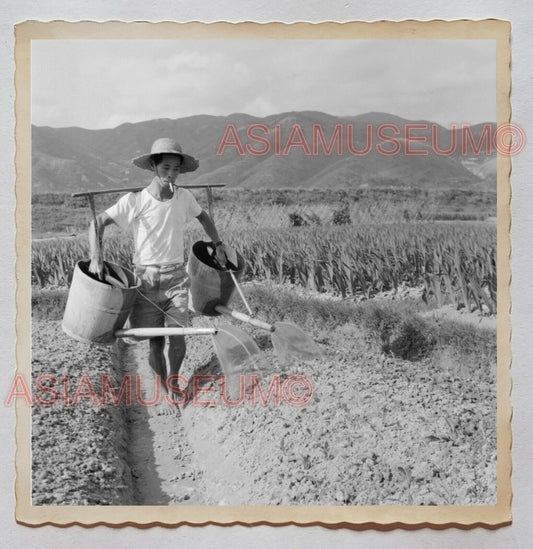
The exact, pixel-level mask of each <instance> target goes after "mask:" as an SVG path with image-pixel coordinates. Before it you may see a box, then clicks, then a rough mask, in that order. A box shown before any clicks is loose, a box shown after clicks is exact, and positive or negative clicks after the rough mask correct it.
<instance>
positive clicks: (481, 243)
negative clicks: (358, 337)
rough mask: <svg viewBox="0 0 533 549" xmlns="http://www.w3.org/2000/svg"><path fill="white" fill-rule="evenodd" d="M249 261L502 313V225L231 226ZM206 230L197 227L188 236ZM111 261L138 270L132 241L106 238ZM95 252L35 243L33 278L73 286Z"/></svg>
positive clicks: (250, 273)
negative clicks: (78, 269) (77, 269)
mask: <svg viewBox="0 0 533 549" xmlns="http://www.w3.org/2000/svg"><path fill="white" fill-rule="evenodd" d="M224 235H225V238H226V239H227V240H228V241H229V242H230V243H231V244H232V245H233V246H235V248H236V249H237V250H238V251H239V252H240V253H241V254H242V255H243V257H244V258H245V259H246V265H247V266H246V272H245V277H247V278H248V279H254V280H257V279H267V280H275V281H277V282H279V283H284V282H290V283H291V284H297V285H300V286H303V287H305V288H307V289H310V290H314V291H318V292H331V293H334V294H336V295H339V296H341V297H343V298H346V297H349V296H356V295H359V294H363V295H364V296H366V297H367V298H370V297H371V296H373V295H374V294H376V293H378V292H382V291H386V290H391V289H393V290H395V289H398V287H399V286H401V285H405V284H407V285H409V286H420V285H424V288H425V292H426V293H425V295H426V297H427V298H428V299H429V298H433V299H435V300H436V302H437V304H438V305H439V306H440V305H442V304H445V303H452V304H453V305H454V306H455V307H456V308H457V309H459V308H462V307H465V308H466V309H467V310H468V311H473V310H476V309H477V310H479V311H482V310H487V311H488V312H489V313H490V314H492V313H494V312H495V310H496V229H495V227H491V226H485V225H482V226H477V225H476V226H471V225H469V224H454V225H450V224H446V223H435V222H433V223H430V222H418V223H400V224H384V225H364V224H360V225H346V224H345V225H341V226H333V225H330V226H319V227H316V226H315V227H308V226H304V227H288V228H277V229H276V228H257V227H254V226H253V225H252V224H250V225H249V226H248V227H247V228H246V230H243V228H240V229H239V230H232V231H225V233H224ZM201 236H202V235H201V234H199V233H198V231H197V229H196V230H195V231H194V232H193V233H192V236H191V237H189V242H188V243H187V246H186V248H187V249H188V248H190V245H191V244H192V238H200V237H201ZM104 251H105V256H106V258H107V259H108V260H110V261H113V262H115V263H119V264H121V265H124V266H128V267H131V256H132V244H131V242H130V241H129V240H128V239H127V238H126V237H125V236H124V235H120V234H118V235H117V234H115V235H114V236H112V237H110V238H107V239H106V243H105V248H104ZM86 257H88V245H87V241H86V239H84V238H73V239H62V240H44V241H39V242H35V243H34V244H33V247H32V282H33V283H34V284H35V285H38V286H40V287H46V286H49V285H53V286H66V285H68V282H69V280H70V277H71V276H72V272H73V269H74V266H75V264H76V262H77V261H79V260H80V258H86Z"/></svg>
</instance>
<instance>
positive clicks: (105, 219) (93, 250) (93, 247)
mask: <svg viewBox="0 0 533 549" xmlns="http://www.w3.org/2000/svg"><path fill="white" fill-rule="evenodd" d="M96 222H97V224H98V233H97V231H96V230H95V226H94V220H92V221H91V223H90V224H89V254H90V255H89V257H90V259H91V263H90V265H89V271H90V272H91V273H94V274H97V275H98V276H100V277H101V276H102V273H103V270H104V261H103V259H102V257H101V253H100V250H101V247H102V238H103V237H104V229H105V228H106V227H107V226H108V225H111V223H113V220H112V219H111V218H110V217H109V216H108V215H107V214H106V213H105V212H103V213H101V214H100V215H97V216H96Z"/></svg>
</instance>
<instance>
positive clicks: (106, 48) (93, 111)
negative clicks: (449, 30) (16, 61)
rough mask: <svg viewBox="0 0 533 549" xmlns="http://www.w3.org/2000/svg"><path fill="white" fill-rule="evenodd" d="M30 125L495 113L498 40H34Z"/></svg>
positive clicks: (447, 118)
mask: <svg viewBox="0 0 533 549" xmlns="http://www.w3.org/2000/svg"><path fill="white" fill-rule="evenodd" d="M31 61H32V83H31V85H32V123H33V124H34V125H37V126H52V127H68V126H78V127H83V128H89V129H101V128H113V127H116V126H118V125H120V124H123V123H125V122H140V121H144V120H152V119H156V118H171V119H177V118H182V117H187V116H192V115H197V114H211V115H221V116H226V115H229V114H232V113H236V112H242V113H248V114H251V115H254V116H259V117H263V116H268V115H271V114H278V113H281V112H287V111H303V110H316V111H322V112H325V113H328V114H332V115H339V116H343V115H358V114H363V113H367V112H371V111H379V112H387V113H391V114H395V115H397V116H402V117H404V118H407V119H410V120H420V119H425V120H430V121H432V122H438V123H440V124H442V125H444V126H446V127H449V125H450V124H451V123H460V124H461V123H465V124H476V123H479V122H495V121H496V43H495V41H491V40H98V39H96V40H34V41H32V58H31Z"/></svg>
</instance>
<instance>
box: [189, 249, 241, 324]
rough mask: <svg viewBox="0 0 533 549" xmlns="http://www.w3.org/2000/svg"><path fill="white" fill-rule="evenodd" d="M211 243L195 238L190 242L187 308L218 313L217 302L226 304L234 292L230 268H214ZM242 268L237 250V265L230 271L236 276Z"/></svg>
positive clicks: (194, 310)
mask: <svg viewBox="0 0 533 549" xmlns="http://www.w3.org/2000/svg"><path fill="white" fill-rule="evenodd" d="M212 250H213V248H212V245H210V243H208V242H203V241H198V242H196V243H195V244H193V246H192V250H191V253H190V254H189V261H188V263H187V272H188V273H189V277H190V287H189V308H190V309H191V310H192V311H193V312H195V313H199V314H202V315H206V316H220V313H219V312H217V311H215V307H216V306H217V305H227V304H228V303H229V301H230V300H231V298H232V296H233V294H234V292H235V284H234V282H233V280H232V278H231V275H230V273H229V271H227V270H224V269H220V268H219V267H218V268H217V266H216V264H215V263H214V262H213V260H212V259H211V254H212ZM243 270H244V258H243V257H242V255H240V254H239V253H238V252H237V269H236V270H233V274H234V275H235V277H236V278H237V280H239V278H240V277H241V275H242V273H243Z"/></svg>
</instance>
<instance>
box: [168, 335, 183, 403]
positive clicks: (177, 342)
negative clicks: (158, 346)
mask: <svg viewBox="0 0 533 549" xmlns="http://www.w3.org/2000/svg"><path fill="white" fill-rule="evenodd" d="M185 351H186V345H185V337H183V336H171V337H169V338H168V362H169V364H168V369H169V375H171V376H172V375H178V373H179V371H180V368H181V365H182V363H183V359H184V358H185ZM169 396H170V398H172V399H177V398H178V395H177V394H176V393H175V392H171V393H170V395H169Z"/></svg>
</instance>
